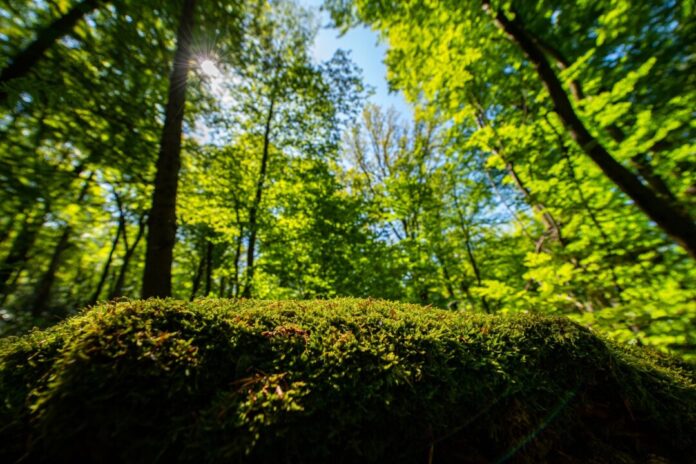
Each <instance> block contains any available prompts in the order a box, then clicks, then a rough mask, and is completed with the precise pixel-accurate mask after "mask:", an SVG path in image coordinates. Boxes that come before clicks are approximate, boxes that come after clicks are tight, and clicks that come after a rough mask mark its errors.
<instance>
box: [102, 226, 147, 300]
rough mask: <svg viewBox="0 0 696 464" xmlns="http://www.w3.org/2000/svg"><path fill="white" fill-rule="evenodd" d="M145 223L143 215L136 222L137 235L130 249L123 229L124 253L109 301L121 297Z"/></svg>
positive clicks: (143, 232) (143, 233)
mask: <svg viewBox="0 0 696 464" xmlns="http://www.w3.org/2000/svg"><path fill="white" fill-rule="evenodd" d="M146 222H147V216H146V215H145V214H143V215H142V216H141V217H140V221H139V222H138V234H137V235H136V237H135V241H134V242H133V245H131V246H130V247H129V246H128V240H127V238H126V229H125V228H124V229H123V244H124V246H125V253H124V255H123V263H122V264H121V268H120V269H119V271H118V277H117V278H116V282H115V283H114V286H113V288H112V290H111V292H110V293H109V299H110V300H112V299H114V298H118V297H120V296H122V295H123V286H124V284H125V282H126V275H127V273H128V267H129V265H130V262H131V258H132V257H133V255H134V254H135V250H136V249H137V248H138V244H139V243H140V240H142V238H143V236H144V235H145V224H146Z"/></svg>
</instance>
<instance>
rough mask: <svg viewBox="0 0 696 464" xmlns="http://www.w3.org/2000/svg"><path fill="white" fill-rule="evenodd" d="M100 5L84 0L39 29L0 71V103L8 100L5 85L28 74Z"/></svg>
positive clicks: (95, 0) (90, 0)
mask: <svg viewBox="0 0 696 464" xmlns="http://www.w3.org/2000/svg"><path fill="white" fill-rule="evenodd" d="M98 5H99V0H82V1H81V2H80V3H78V4H76V5H75V6H73V7H72V8H71V9H70V10H68V11H67V12H66V13H65V14H64V15H63V16H61V17H59V18H57V19H56V20H55V21H53V22H52V23H51V24H48V25H47V26H46V27H44V28H43V29H41V30H40V31H38V33H37V35H36V38H35V39H34V41H33V42H31V43H30V44H29V45H28V46H27V47H26V48H24V49H23V50H21V51H20V52H19V53H17V54H16V55H15V56H13V57H12V58H11V59H10V60H9V62H8V64H7V66H5V68H3V69H2V71H0V104H4V103H5V102H6V101H7V98H8V96H9V93H8V92H7V90H6V88H5V86H6V84H7V83H8V82H9V81H11V80H12V79H17V78H21V77H24V76H26V75H27V74H29V72H30V71H31V70H32V68H33V67H34V66H35V65H36V63H38V62H39V61H40V60H41V59H42V58H43V57H44V55H45V54H46V52H47V51H48V49H49V48H51V47H52V46H53V44H55V43H56V42H57V41H58V40H59V39H61V38H62V37H64V36H66V35H68V34H70V33H71V32H72V31H73V29H75V25H76V24H77V23H78V22H79V21H80V20H81V19H82V18H83V17H84V16H85V15H87V14H88V13H90V12H91V11H93V10H94V9H95V8H97V6H98Z"/></svg>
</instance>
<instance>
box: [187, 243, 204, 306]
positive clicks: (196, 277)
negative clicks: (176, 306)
mask: <svg viewBox="0 0 696 464" xmlns="http://www.w3.org/2000/svg"><path fill="white" fill-rule="evenodd" d="M204 272H205V255H204V254H203V253H201V256H200V258H199V260H198V266H197V267H196V272H195V273H194V274H193V280H192V281H191V284H192V285H191V295H189V301H193V300H194V299H195V298H196V294H198V289H199V288H200V287H201V279H202V278H203V273H204Z"/></svg>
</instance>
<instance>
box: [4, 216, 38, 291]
mask: <svg viewBox="0 0 696 464" xmlns="http://www.w3.org/2000/svg"><path fill="white" fill-rule="evenodd" d="M45 218H46V209H45V208H42V210H41V211H40V212H38V213H33V214H31V213H27V214H26V215H25V217H24V220H23V221H22V225H21V227H20V229H19V231H18V232H17V235H16V236H15V238H14V240H13V241H12V246H11V247H10V251H9V253H8V254H7V256H6V257H5V260H4V261H3V263H2V265H1V266H0V295H2V296H3V297H4V296H7V294H8V285H7V284H8V283H9V282H10V278H11V277H12V274H14V273H15V272H16V271H17V269H19V268H21V267H22V266H23V265H24V263H26V261H27V259H28V256H29V251H30V250H31V248H32V247H33V246H34V243H35V242H36V237H37V235H38V234H39V230H40V229H41V226H42V225H43V223H44V221H45Z"/></svg>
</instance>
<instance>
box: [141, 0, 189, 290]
mask: <svg viewBox="0 0 696 464" xmlns="http://www.w3.org/2000/svg"><path fill="white" fill-rule="evenodd" d="M195 6H196V0H184V2H183V9H182V11H181V19H180V23H179V30H178V32H177V49H176V53H175V55H174V61H173V64H172V72H171V75H170V78H169V96H168V101H167V107H166V110H165V119H164V128H163V129H162V139H161V143H160V150H159V155H158V158H157V174H156V176H155V190H154V193H153V195H152V208H151V210H150V216H149V219H148V232H147V250H146V253H145V272H144V275H143V287H142V297H143V298H150V297H168V296H171V293H172V260H173V252H174V244H175V242H176V195H177V189H178V184H179V169H180V167H181V135H182V126H183V120H184V106H185V105H186V84H187V82H188V74H189V70H190V67H191V63H190V62H191V54H192V51H191V40H192V33H193V26H194V11H195Z"/></svg>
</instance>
